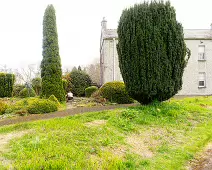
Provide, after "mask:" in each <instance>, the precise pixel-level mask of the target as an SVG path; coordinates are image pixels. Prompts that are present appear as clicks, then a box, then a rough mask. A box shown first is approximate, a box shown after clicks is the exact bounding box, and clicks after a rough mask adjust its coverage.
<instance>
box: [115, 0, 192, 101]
mask: <svg viewBox="0 0 212 170" xmlns="http://www.w3.org/2000/svg"><path fill="white" fill-rule="evenodd" d="M117 32H118V37H119V42H118V45H117V51H118V56H119V66H120V70H121V73H122V76H123V80H124V82H125V85H126V89H127V91H128V93H129V95H130V96H131V97H132V98H134V99H136V100H137V101H139V102H140V103H143V104H148V103H151V102H152V101H154V100H158V101H164V100H167V99H169V98H170V97H172V96H173V95H175V94H176V93H177V92H178V91H179V90H180V89H181V87H182V76H183V71H184V68H185V67H186V63H187V60H188V58H186V53H188V54H189V50H187V48H186V44H185V42H184V35H183V27H182V25H181V24H180V23H179V22H177V21H176V14H175V9H174V8H173V7H172V6H171V4H170V2H166V3H164V2H163V1H152V2H151V3H148V2H144V3H141V4H136V5H134V6H133V7H131V8H128V9H125V10H124V11H123V13H122V15H121V17H120V21H119V25H118V29H117Z"/></svg>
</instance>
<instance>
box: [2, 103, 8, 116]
mask: <svg viewBox="0 0 212 170" xmlns="http://www.w3.org/2000/svg"><path fill="white" fill-rule="evenodd" d="M7 107H8V106H7V104H6V103H5V102H3V101H1V100H0V115H2V114H4V113H5V111H6V109H7Z"/></svg>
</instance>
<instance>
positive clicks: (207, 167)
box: [189, 143, 212, 170]
mask: <svg viewBox="0 0 212 170" xmlns="http://www.w3.org/2000/svg"><path fill="white" fill-rule="evenodd" d="M189 170H212V143H211V144H209V145H208V146H207V147H206V149H205V151H204V152H203V154H202V155H201V156H200V158H198V159H197V160H195V161H194V162H192V165H191V167H190V168H189Z"/></svg>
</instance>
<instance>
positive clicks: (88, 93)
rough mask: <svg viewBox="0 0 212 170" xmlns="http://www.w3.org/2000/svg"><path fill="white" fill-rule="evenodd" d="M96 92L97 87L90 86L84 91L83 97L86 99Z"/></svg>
mask: <svg viewBox="0 0 212 170" xmlns="http://www.w3.org/2000/svg"><path fill="white" fill-rule="evenodd" d="M97 90H98V87H96V86H90V87H88V88H86V89H85V96H86V97H91V95H92V94H93V93H94V92H95V91H97Z"/></svg>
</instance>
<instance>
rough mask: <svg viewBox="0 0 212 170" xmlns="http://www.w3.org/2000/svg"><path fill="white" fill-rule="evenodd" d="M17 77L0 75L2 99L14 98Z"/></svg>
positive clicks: (6, 74) (7, 74) (0, 95)
mask: <svg viewBox="0 0 212 170" xmlns="http://www.w3.org/2000/svg"><path fill="white" fill-rule="evenodd" d="M14 82H15V75H14V74H9V73H0V97H12V92H13V85H14Z"/></svg>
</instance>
